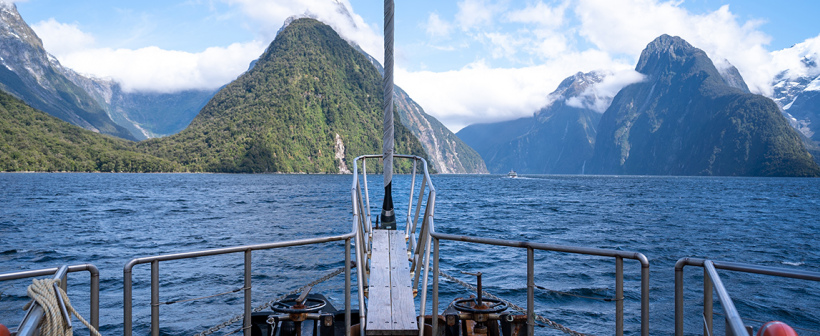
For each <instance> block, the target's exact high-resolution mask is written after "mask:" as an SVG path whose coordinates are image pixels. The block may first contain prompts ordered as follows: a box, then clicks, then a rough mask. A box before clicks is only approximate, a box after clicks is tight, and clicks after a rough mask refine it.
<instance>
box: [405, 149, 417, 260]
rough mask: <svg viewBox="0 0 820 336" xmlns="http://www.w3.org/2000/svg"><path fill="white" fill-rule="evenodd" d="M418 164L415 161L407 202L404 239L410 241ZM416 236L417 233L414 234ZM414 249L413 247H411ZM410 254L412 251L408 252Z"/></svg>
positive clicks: (414, 160) (415, 160)
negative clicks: (411, 215)
mask: <svg viewBox="0 0 820 336" xmlns="http://www.w3.org/2000/svg"><path fill="white" fill-rule="evenodd" d="M416 162H417V159H413V174H412V175H411V176H413V179H412V180H411V181H410V200H408V201H407V220H406V221H405V223H404V238H405V239H410V233H411V232H410V227H411V226H412V225H411V224H410V214H412V213H413V192H414V191H416ZM413 234H415V232H413ZM410 248H412V246H411V247H410ZM408 252H410V251H408Z"/></svg>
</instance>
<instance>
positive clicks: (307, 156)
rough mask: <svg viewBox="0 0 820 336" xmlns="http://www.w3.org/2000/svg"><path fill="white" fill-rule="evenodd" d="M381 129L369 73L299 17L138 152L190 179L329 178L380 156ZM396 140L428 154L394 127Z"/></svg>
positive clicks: (374, 78)
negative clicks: (182, 124)
mask: <svg viewBox="0 0 820 336" xmlns="http://www.w3.org/2000/svg"><path fill="white" fill-rule="evenodd" d="M397 118H398V117H397ZM381 126H382V123H381V76H379V75H378V72H377V71H376V69H375V68H374V67H372V66H371V64H370V62H369V61H368V60H367V59H366V58H365V57H364V56H363V55H362V54H360V53H358V52H357V51H355V50H354V49H353V48H352V47H351V46H350V45H349V44H347V42H345V41H344V40H342V39H341V37H339V35H338V34H337V33H336V32H335V31H333V29H332V28H330V27H329V26H327V25H325V24H323V23H321V22H319V21H316V20H313V19H299V20H295V21H294V22H292V23H291V24H290V25H288V26H287V27H286V28H285V29H284V30H283V31H282V32H281V33H280V34H279V35H278V36H277V37H276V39H275V40H274V41H273V42H272V43H271V45H270V46H269V47H268V48H267V50H266V51H265V53H264V54H263V55H262V57H260V58H259V61H257V62H256V64H255V65H254V67H253V69H251V70H250V71H248V72H246V73H245V74H243V75H242V76H240V77H239V78H238V79H237V80H235V81H233V82H232V83H230V84H228V85H227V86H225V87H224V88H223V89H222V90H220V91H219V92H217V94H216V95H215V96H214V98H213V99H211V100H210V101H209V102H208V104H207V105H206V106H205V107H204V108H203V109H202V111H201V112H200V113H199V115H198V116H197V117H196V118H194V120H193V121H192V122H191V124H190V125H189V126H188V128H186V129H185V130H183V131H182V132H180V133H178V134H175V135H172V136H169V137H166V138H162V139H151V140H147V141H145V142H142V143H140V144H139V147H140V148H142V149H143V150H144V151H146V152H147V153H151V154H155V155H157V156H160V157H174V158H178V159H179V162H180V163H181V164H183V165H184V166H185V167H187V168H188V169H190V170H192V171H220V172H284V173H297V172H304V173H336V172H347V171H346V170H347V169H350V168H349V167H352V165H353V164H352V160H353V158H355V157H356V156H359V155H363V154H372V153H380V152H381V147H380V143H381V135H382V132H381ZM395 138H396V152H403V153H409V154H413V155H419V156H422V157H426V156H427V155H426V154H425V152H424V150H423V148H422V147H421V145H420V143H419V142H418V140H417V139H416V138H415V137H414V136H413V135H412V134H411V133H410V132H409V131H408V130H407V129H406V128H405V127H404V126H402V125H401V124H399V123H397V124H396V127H395ZM396 163H397V170H398V171H406V170H407V169H408V168H409V166H408V165H407V164H408V163H407V162H403V161H397V162H396Z"/></svg>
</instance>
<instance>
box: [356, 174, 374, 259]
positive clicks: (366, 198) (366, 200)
mask: <svg viewBox="0 0 820 336" xmlns="http://www.w3.org/2000/svg"><path fill="white" fill-rule="evenodd" d="M362 178H363V179H364V202H363V203H362V204H365V203H366V206H367V212H365V213H363V214H362V216H366V218H367V226H366V227H365V230H366V231H365V232H370V227H371V226H373V219H372V218H370V211H372V210H371V209H370V192H369V191H368V190H369V189H370V188H369V187H368V186H367V159H365V158H362ZM360 188H361V187H360ZM359 194H361V192H359ZM368 252H370V251H368Z"/></svg>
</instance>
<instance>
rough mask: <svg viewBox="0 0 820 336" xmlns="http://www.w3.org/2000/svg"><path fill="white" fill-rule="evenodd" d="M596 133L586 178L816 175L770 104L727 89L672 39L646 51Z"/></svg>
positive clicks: (706, 62) (707, 64)
mask: <svg viewBox="0 0 820 336" xmlns="http://www.w3.org/2000/svg"><path fill="white" fill-rule="evenodd" d="M635 69H636V70H637V71H638V72H640V73H642V74H644V75H645V76H646V80H645V81H643V82H640V83H636V84H632V85H629V86H627V87H625V88H623V89H622V90H621V91H620V92H619V93H618V94H617V95H616V96H615V98H614V99H613V101H612V104H611V105H610V107H609V108H608V109H607V110H606V112H605V113H604V115H603V116H602V118H601V122H600V124H599V126H598V136H597V138H596V146H595V151H594V153H593V156H592V159H591V160H590V163H589V165H588V170H589V172H590V173H597V174H647V175H739V176H818V175H820V167H818V166H817V164H816V163H814V161H813V160H812V157H811V155H810V154H809V153H808V152H807V151H806V149H805V148H804V147H803V144H802V143H801V139H800V136H799V135H798V133H797V132H796V131H795V130H794V129H792V128H791V127H790V126H789V124H788V122H787V120H786V118H784V117H783V115H782V114H781V113H780V110H779V108H778V107H777V104H775V103H774V102H773V101H772V100H771V99H769V98H766V97H763V96H759V95H754V94H750V93H748V92H745V91H744V90H741V89H738V88H736V87H734V86H732V85H729V84H727V81H726V80H725V79H724V78H723V77H722V76H721V75H720V73H719V72H718V70H717V69H716V68H715V66H714V64H713V63H712V61H711V60H710V59H709V57H707V56H706V53H704V52H703V51H702V50H700V49H697V48H695V47H693V46H691V45H690V44H689V43H687V42H686V41H684V40H683V39H681V38H679V37H671V36H668V35H663V36H660V37H658V38H657V39H655V40H654V41H652V42H651V43H649V45H647V47H646V49H644V50H643V52H642V53H641V57H640V60H639V61H638V65H637V66H636V68H635Z"/></svg>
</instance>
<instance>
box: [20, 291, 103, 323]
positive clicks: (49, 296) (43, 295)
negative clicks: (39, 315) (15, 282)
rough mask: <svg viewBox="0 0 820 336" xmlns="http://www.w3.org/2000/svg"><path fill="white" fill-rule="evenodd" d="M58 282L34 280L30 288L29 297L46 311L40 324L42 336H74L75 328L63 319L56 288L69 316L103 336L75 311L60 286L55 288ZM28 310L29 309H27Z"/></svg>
mask: <svg viewBox="0 0 820 336" xmlns="http://www.w3.org/2000/svg"><path fill="white" fill-rule="evenodd" d="M58 282H59V281H58V280H54V279H42V280H39V279H34V281H33V283H32V284H31V285H29V286H28V296H29V297H31V298H32V299H34V301H36V302H37V303H38V304H39V305H40V306H41V307H43V310H44V311H45V313H44V316H43V321H42V322H41V323H40V335H47V336H73V335H74V331H73V328H70V327H69V326H68V321H65V320H64V319H63V314H62V311H61V310H60V304H59V303H58V301H57V295H56V293H55V292H54V291H55V287H56V289H57V292H59V295H60V296H61V297H62V298H63V302H64V303H65V308H66V309H67V310H68V316H71V314H74V316H77V318H78V319H79V320H80V322H82V323H83V324H84V325H85V326H86V327H88V329H89V330H91V333H92V334H93V335H95V336H101V335H100V332H99V331H97V329H95V328H94V326H92V325H91V323H88V321H86V320H85V319H84V318H83V317H82V316H80V313H78V312H77V311H76V310H74V307H72V306H71V302H70V301H69V300H68V295H67V294H66V293H65V291H63V289H62V288H60V287H59V286H55V285H54V284H55V283H58ZM26 309H28V308H26Z"/></svg>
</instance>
